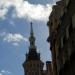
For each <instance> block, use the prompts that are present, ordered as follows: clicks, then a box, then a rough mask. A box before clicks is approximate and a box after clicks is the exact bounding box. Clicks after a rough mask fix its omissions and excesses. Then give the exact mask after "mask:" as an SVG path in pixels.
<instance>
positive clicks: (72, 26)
mask: <svg viewBox="0 0 75 75" xmlns="http://www.w3.org/2000/svg"><path fill="white" fill-rule="evenodd" d="M48 27H49V38H48V41H49V42H50V50H51V53H52V71H53V75H75V0H60V1H58V2H56V5H54V6H53V8H52V12H51V14H50V17H49V21H48Z"/></svg>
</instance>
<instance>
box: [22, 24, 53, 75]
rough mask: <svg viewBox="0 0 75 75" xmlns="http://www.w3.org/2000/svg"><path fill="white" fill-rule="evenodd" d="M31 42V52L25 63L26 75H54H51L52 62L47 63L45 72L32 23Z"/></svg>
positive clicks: (27, 55)
mask: <svg viewBox="0 0 75 75" xmlns="http://www.w3.org/2000/svg"><path fill="white" fill-rule="evenodd" d="M29 42H30V46H29V52H28V53H27V54H26V60H25V62H24V63H23V68H24V75H52V74H50V73H52V69H51V62H50V61H47V62H46V65H47V67H46V68H47V70H43V67H44V63H43V62H42V60H41V59H40V53H38V52H37V47H36V45H35V36H34V32H33V26H32V23H31V30H30V37H29Z"/></svg>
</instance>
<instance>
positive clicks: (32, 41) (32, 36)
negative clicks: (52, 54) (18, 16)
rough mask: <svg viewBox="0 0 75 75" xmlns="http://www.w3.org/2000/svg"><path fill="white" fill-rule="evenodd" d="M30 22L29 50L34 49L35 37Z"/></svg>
mask: <svg viewBox="0 0 75 75" xmlns="http://www.w3.org/2000/svg"><path fill="white" fill-rule="evenodd" d="M30 24H31V26H30V27H31V28H30V37H29V41H30V47H29V48H30V50H32V49H33V50H34V49H36V47H35V37H34V32H33V25H32V22H31V23H30Z"/></svg>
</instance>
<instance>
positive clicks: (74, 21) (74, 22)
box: [72, 14, 75, 28]
mask: <svg viewBox="0 0 75 75" xmlns="http://www.w3.org/2000/svg"><path fill="white" fill-rule="evenodd" d="M72 25H73V28H75V14H74V15H73V17H72Z"/></svg>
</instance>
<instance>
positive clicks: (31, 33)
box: [30, 22, 34, 36]
mask: <svg viewBox="0 0 75 75" xmlns="http://www.w3.org/2000/svg"><path fill="white" fill-rule="evenodd" d="M33 34H34V33H33V25H32V22H31V32H30V35H31V36H33Z"/></svg>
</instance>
